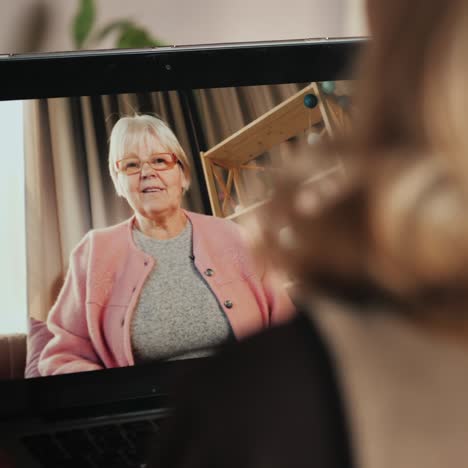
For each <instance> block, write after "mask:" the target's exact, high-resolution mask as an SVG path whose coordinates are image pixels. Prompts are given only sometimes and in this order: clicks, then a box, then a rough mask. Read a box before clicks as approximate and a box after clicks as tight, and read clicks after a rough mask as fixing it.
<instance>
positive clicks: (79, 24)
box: [73, 0, 96, 49]
mask: <svg viewBox="0 0 468 468" xmlns="http://www.w3.org/2000/svg"><path fill="white" fill-rule="evenodd" d="M95 16H96V9H95V5H94V0H80V8H79V10H78V13H77V14H76V16H75V18H74V20H73V40H74V43H75V47H76V48H77V49H81V48H82V47H83V44H84V43H85V41H86V38H87V37H88V36H89V33H90V32H91V29H92V28H93V25H94V19H95Z"/></svg>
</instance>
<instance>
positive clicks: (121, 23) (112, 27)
mask: <svg viewBox="0 0 468 468" xmlns="http://www.w3.org/2000/svg"><path fill="white" fill-rule="evenodd" d="M131 25H132V23H131V22H130V21H128V20H118V21H114V22H112V23H109V24H108V25H107V26H106V27H105V28H103V29H101V31H99V32H98V34H97V35H96V38H97V40H99V41H101V40H102V39H104V38H105V37H106V36H108V35H109V34H111V33H113V32H115V31H120V30H122V29H126V28H128V27H129V26H131Z"/></svg>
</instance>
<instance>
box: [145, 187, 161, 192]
mask: <svg viewBox="0 0 468 468" xmlns="http://www.w3.org/2000/svg"><path fill="white" fill-rule="evenodd" d="M163 191H164V189H162V188H158V187H148V188H145V189H143V190H142V192H143V193H158V192H163Z"/></svg>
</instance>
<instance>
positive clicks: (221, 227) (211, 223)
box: [186, 211, 242, 238]
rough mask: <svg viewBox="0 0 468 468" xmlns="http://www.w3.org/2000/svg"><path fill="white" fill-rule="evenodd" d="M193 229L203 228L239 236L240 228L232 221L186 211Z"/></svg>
mask: <svg viewBox="0 0 468 468" xmlns="http://www.w3.org/2000/svg"><path fill="white" fill-rule="evenodd" d="M186 214H187V216H188V217H189V219H190V221H191V223H192V226H193V227H194V229H197V228H198V229H203V230H206V231H208V232H213V233H216V234H223V235H231V236H234V237H237V238H240V237H241V235H242V228H241V227H240V226H239V225H238V224H236V223H235V222H234V221H231V220H229V219H224V218H219V217H217V216H211V215H206V214H201V213H195V212H192V211H186Z"/></svg>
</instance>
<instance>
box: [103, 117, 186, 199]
mask: <svg viewBox="0 0 468 468" xmlns="http://www.w3.org/2000/svg"><path fill="white" fill-rule="evenodd" d="M151 136H155V137H156V138H157V139H158V140H159V141H160V143H161V144H162V145H163V146H164V147H165V148H167V151H170V152H171V153H174V154H175V155H176V157H177V159H178V160H179V161H180V163H181V166H182V171H183V173H184V176H185V180H186V182H187V183H186V186H185V187H184V191H187V190H188V188H189V186H190V180H191V170H190V164H189V160H188V158H187V155H186V154H185V151H184V150H183V148H182V146H181V145H180V143H179V141H178V140H177V137H176V136H175V135H174V132H173V131H172V130H171V129H170V128H169V126H168V125H167V124H166V123H165V122H164V121H163V120H161V119H159V118H158V117H154V116H152V115H147V114H142V115H138V114H136V115H134V116H129V117H122V118H120V119H119V120H118V121H117V123H116V124H115V125H114V127H113V128H112V132H111V135H110V138H109V171H110V175H111V177H112V181H113V182H114V187H115V190H116V191H117V194H118V195H119V196H122V195H123V194H122V191H121V189H120V185H119V181H118V177H117V174H118V173H117V166H116V163H117V161H118V160H120V159H123V158H124V157H125V155H126V154H127V153H128V152H129V150H130V149H131V148H133V147H135V146H136V145H138V144H139V143H141V141H142V140H143V139H145V138H148V137H151Z"/></svg>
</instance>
